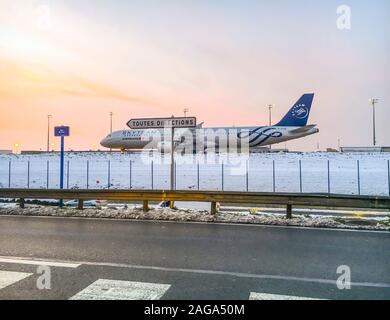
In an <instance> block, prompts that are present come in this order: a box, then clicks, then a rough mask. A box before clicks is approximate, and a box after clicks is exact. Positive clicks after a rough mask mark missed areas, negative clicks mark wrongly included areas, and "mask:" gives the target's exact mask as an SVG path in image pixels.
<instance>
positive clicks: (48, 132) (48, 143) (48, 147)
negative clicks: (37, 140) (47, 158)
mask: <svg viewBox="0 0 390 320" xmlns="http://www.w3.org/2000/svg"><path fill="white" fill-rule="evenodd" d="M51 118H53V116H52V115H51V114H48V115H47V152H50V119H51Z"/></svg>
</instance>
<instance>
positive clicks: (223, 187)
mask: <svg viewBox="0 0 390 320" xmlns="http://www.w3.org/2000/svg"><path fill="white" fill-rule="evenodd" d="M224 171H225V168H224V164H223V161H222V166H221V174H222V181H221V182H222V191H224V189H225V181H224V175H225V174H224Z"/></svg>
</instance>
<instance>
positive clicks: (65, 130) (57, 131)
mask: <svg viewBox="0 0 390 320" xmlns="http://www.w3.org/2000/svg"><path fill="white" fill-rule="evenodd" d="M69 134H70V129H69V127H64V126H61V127H55V128H54V136H56V137H60V138H61V158H60V189H61V190H62V189H64V158H65V137H68V136H69ZM63 205H64V203H63V199H61V200H60V207H61V208H62V207H63Z"/></svg>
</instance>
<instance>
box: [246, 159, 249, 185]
mask: <svg viewBox="0 0 390 320" xmlns="http://www.w3.org/2000/svg"><path fill="white" fill-rule="evenodd" d="M246 192H249V160H246Z"/></svg>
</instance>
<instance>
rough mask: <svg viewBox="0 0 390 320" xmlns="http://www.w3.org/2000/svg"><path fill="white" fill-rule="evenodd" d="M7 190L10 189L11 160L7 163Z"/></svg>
mask: <svg viewBox="0 0 390 320" xmlns="http://www.w3.org/2000/svg"><path fill="white" fill-rule="evenodd" d="M8 188H9V189H11V160H10V161H8Z"/></svg>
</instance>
